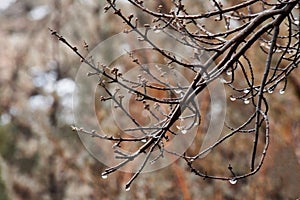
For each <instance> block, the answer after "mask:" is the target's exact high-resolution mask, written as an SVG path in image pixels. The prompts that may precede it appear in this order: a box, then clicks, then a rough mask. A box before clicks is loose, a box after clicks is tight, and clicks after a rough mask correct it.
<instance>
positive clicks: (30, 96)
mask: <svg viewBox="0 0 300 200" xmlns="http://www.w3.org/2000/svg"><path fill="white" fill-rule="evenodd" d="M149 2H150V1H149ZM230 2H231V1H227V3H230ZM150 3H154V4H157V5H158V4H162V3H163V4H165V6H166V7H168V1H159V0H157V1H153V2H152V1H151V2H150ZM186 4H187V5H189V7H190V8H191V9H194V10H193V11H194V12H196V11H197V8H198V7H199V10H201V9H200V8H203V5H205V2H202V3H199V2H198V3H196V1H186ZM104 6H105V1H100V0H52V1H49V0H48V1H47V0H35V1H33V0H5V1H1V2H0V44H1V45H0V200H7V199H13V200H17V199H53V200H54V199H55V200H59V199H75V200H76V199H101V200H102V199H103V200H104V199H122V200H123V199H187V200H188V199H296V198H300V192H299V186H300V134H299V133H300V109H299V105H300V78H299V69H296V70H295V71H294V73H293V74H292V75H291V76H290V77H289V80H288V88H287V90H286V92H285V94H284V95H280V94H279V93H278V91H277V92H274V93H273V94H270V96H269V97H268V99H269V100H270V124H271V146H270V149H269V152H268V154H267V157H266V160H265V163H264V165H263V167H262V169H261V171H259V172H258V173H257V174H256V175H254V176H252V177H250V178H247V179H245V180H242V181H239V182H238V183H237V184H235V185H231V184H230V183H229V182H222V181H214V180H203V179H202V178H200V177H197V176H195V175H194V174H191V173H190V172H189V170H188V168H187V166H186V165H185V164H184V163H183V162H181V161H177V162H175V163H174V164H172V165H170V166H169V167H167V168H164V169H161V170H159V171H155V172H151V173H145V174H141V175H140V176H139V178H138V179H137V180H136V181H135V182H134V183H133V185H132V187H131V190H130V192H125V190H124V184H125V183H126V181H127V180H128V179H129V178H130V176H131V174H128V173H124V172H116V173H114V174H111V175H110V176H109V178H108V179H101V172H102V171H103V170H104V169H105V166H104V165H103V164H102V163H100V162H98V161H97V160H96V159H94V158H93V157H92V156H91V155H90V154H89V153H88V152H87V150H86V149H85V148H84V146H83V145H82V143H81V142H80V139H79V137H78V136H77V134H76V133H74V132H72V131H71V128H70V126H71V125H72V123H73V114H72V92H73V91H74V89H75V82H74V77H75V75H76V73H77V69H78V67H79V66H80V64H81V63H80V61H79V59H78V57H76V56H75V55H74V54H73V53H72V52H71V51H70V50H69V49H67V48H66V47H65V46H63V45H62V44H60V43H58V41H57V40H56V39H54V38H53V37H52V36H51V35H50V33H49V30H48V27H50V28H52V29H54V30H57V31H58V32H59V33H61V34H63V35H64V36H65V37H66V38H67V39H68V40H69V41H70V42H72V44H74V45H76V46H78V47H79V49H80V50H82V51H83V47H82V46H83V45H82V44H83V41H86V42H87V43H88V44H89V45H90V48H92V47H93V46H95V45H97V44H98V43H99V42H101V41H103V40H105V39H107V38H109V37H110V36H112V35H114V34H117V33H119V32H122V28H123V27H125V25H124V24H123V23H122V22H121V20H120V19H119V18H117V17H116V16H114V15H113V14H111V13H110V12H108V13H106V14H104V12H103V7H104ZM123 6H124V7H126V6H128V4H126V3H124V5H123ZM197 6H198V7H197ZM128 9H129V8H128ZM131 9H132V8H131ZM127 11H128V12H129V11H131V10H127ZM132 12H134V10H132ZM139 17H140V18H141V19H143V16H142V15H141V14H140V15H139ZM144 20H145V21H147V20H148V19H147V18H145V19H144ZM116 48H118V47H117V46H116ZM256 57H257V55H256ZM228 106H229V108H228V110H229V111H228V113H227V114H228V119H229V120H230V119H232V120H231V121H233V122H234V119H242V118H243V112H244V110H245V109H247V108H245V105H244V104H237V103H236V104H234V103H230V102H228ZM243 145H245V144H244V142H241V141H240V140H238V139H237V140H233V143H230V144H228V145H227V146H226V145H225V147H223V148H218V149H217V151H216V152H215V153H214V154H212V155H211V156H210V157H208V158H207V160H205V161H203V162H202V163H201V168H202V169H204V170H207V171H208V172H214V171H217V172H218V171H222V170H223V169H224V168H225V169H226V166H227V165H228V163H227V162H226V163H224V164H223V163H222V162H224V160H225V161H226V160H230V159H233V158H235V159H237V161H236V162H237V163H239V164H240V165H241V166H243V165H247V164H249V160H246V159H243V155H236V154H234V153H237V154H238V152H239V151H238V150H241V152H242V150H243V148H244V146H243ZM221 168H222V169H221Z"/></svg>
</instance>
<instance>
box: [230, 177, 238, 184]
mask: <svg viewBox="0 0 300 200" xmlns="http://www.w3.org/2000/svg"><path fill="white" fill-rule="evenodd" d="M229 183H230V184H232V185H234V184H236V183H237V180H236V179H235V178H233V179H230V180H229Z"/></svg>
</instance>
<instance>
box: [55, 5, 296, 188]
mask: <svg viewBox="0 0 300 200" xmlns="http://www.w3.org/2000/svg"><path fill="white" fill-rule="evenodd" d="M128 2H129V3H130V4H131V5H132V6H133V7H135V9H138V10H140V11H141V12H142V13H143V14H144V15H146V16H147V17H148V18H151V19H152V22H151V23H148V24H141V22H140V21H139V19H138V17H137V16H135V14H130V15H129V16H128V15H127V14H125V13H124V12H123V10H122V8H121V7H120V4H119V2H118V0H107V6H106V7H105V8H104V9H105V12H113V13H114V14H115V15H116V16H118V17H119V18H121V20H122V21H123V22H124V23H125V24H126V25H127V26H128V28H127V29H126V30H125V31H124V32H126V33H130V32H135V33H136V34H138V39H139V40H140V41H141V42H146V43H148V44H149V45H150V46H151V47H152V49H153V51H155V52H158V53H159V54H160V55H161V56H163V57H164V58H165V59H166V60H168V64H172V63H175V64H177V65H179V66H181V67H183V68H186V69H188V70H189V71H191V72H193V73H194V79H193V80H192V82H191V83H190V85H187V86H181V85H175V86H174V85H171V84H170V83H168V82H166V81H162V80H160V79H159V78H157V77H156V76H155V75H153V74H151V71H150V70H147V68H145V67H144V65H142V64H141V61H140V60H139V59H138V58H135V56H134V54H132V53H129V54H130V59H131V61H132V62H133V63H135V64H137V65H139V66H140V68H141V69H142V71H144V72H145V73H146V74H147V75H148V76H150V77H151V78H152V79H154V80H156V81H157V83H159V85H153V84H151V83H150V82H148V81H147V79H146V78H144V77H143V76H141V77H139V79H138V81H136V80H128V79H127V78H125V77H123V76H122V73H121V72H120V71H119V70H118V68H110V67H109V66H104V65H100V66H98V65H95V64H93V62H91V61H90V60H88V59H86V58H85V57H84V56H83V55H82V54H81V53H79V51H78V49H77V48H76V47H73V46H72V45H71V44H70V43H69V42H68V41H67V40H66V39H65V38H64V37H63V36H61V35H59V34H58V33H57V32H56V31H54V30H51V33H52V34H53V35H54V36H56V37H57V38H58V39H59V40H60V41H61V42H63V43H64V44H66V45H67V46H69V47H70V48H71V49H72V50H73V51H74V52H75V53H76V54H77V55H78V56H79V57H80V58H81V61H82V62H83V63H85V64H87V65H88V66H89V67H90V68H92V69H93V70H94V72H93V75H98V76H99V77H100V78H99V83H98V84H99V85H100V86H101V87H102V88H103V89H104V90H105V91H106V94H107V95H106V96H102V97H101V101H113V102H114V104H115V105H117V107H118V109H121V110H122V111H123V112H124V113H125V114H126V116H127V117H128V119H129V120H130V121H131V122H132V123H133V124H134V125H135V128H133V129H131V130H123V131H124V134H125V133H126V132H129V131H139V132H140V133H141V134H139V136H138V137H134V136H132V134H131V136H130V137H126V136H120V137H115V136H109V135H103V134H100V133H98V132H96V131H87V130H85V129H82V128H78V127H75V126H74V127H73V129H74V130H76V131H79V132H82V133H85V134H89V135H91V136H94V137H98V138H101V139H103V140H110V141H115V143H116V146H119V145H120V144H123V143H124V145H126V144H127V143H129V144H130V143H131V142H133V143H136V142H141V144H142V145H141V146H140V147H139V148H138V149H137V150H136V151H135V152H133V153H130V154H125V153H122V152H120V151H115V153H116V157H117V158H118V159H120V160H121V162H120V163H119V164H117V165H116V166H113V167H110V168H108V169H106V170H105V171H104V172H103V174H102V175H103V176H107V175H108V174H110V173H112V172H115V171H116V170H118V169H120V168H122V167H124V166H125V165H126V164H127V163H129V162H132V161H133V160H135V159H136V158H137V157H139V156H141V155H144V156H145V157H144V160H143V162H141V163H140V167H139V170H138V171H137V172H135V173H134V175H133V176H132V178H131V179H130V180H129V181H128V183H127V184H126V188H127V189H128V188H129V187H130V185H131V183H132V182H133V181H134V180H135V179H136V178H137V176H138V175H139V174H140V173H141V172H142V171H143V169H144V167H145V165H146V164H147V163H148V162H150V161H151V162H153V160H150V156H151V154H152V153H153V151H154V150H157V149H159V150H160V154H159V155H158V156H157V158H156V160H158V159H163V154H172V155H174V156H178V157H179V158H181V159H183V160H184V161H186V163H187V165H188V167H189V168H190V170H191V171H192V172H193V173H195V174H196V175H198V176H201V177H203V178H212V179H220V180H231V181H232V180H234V181H235V180H238V179H242V178H245V177H248V176H251V175H253V174H255V173H256V172H257V171H258V170H259V169H260V168H261V166H262V164H263V161H264V158H265V155H266V152H267V149H268V145H269V122H268V108H269V106H268V101H267V99H266V97H265V94H266V93H272V92H273V91H274V90H275V89H277V90H279V93H281V94H283V93H284V91H285V89H286V86H287V77H288V75H289V74H290V73H291V72H292V71H293V70H294V69H295V68H297V66H298V64H299V61H300V60H299V55H300V44H299V42H300V40H299V39H300V25H299V18H300V12H299V6H300V3H299V1H298V0H280V1H279V0H278V1H267V0H248V1H243V2H240V1H237V2H235V3H234V5H222V4H221V3H220V2H219V1H216V0H211V1H208V2H207V3H206V4H209V3H210V4H211V8H212V9H211V10H206V11H205V12H203V13H197V14H190V13H189V10H187V9H186V6H185V5H184V4H183V2H182V1H181V0H173V1H172V2H171V3H172V7H171V10H169V11H167V12H165V11H164V5H159V6H158V7H157V8H155V9H152V8H150V7H148V6H146V3H145V2H143V1H142V0H128ZM209 23H211V24H213V23H215V24H217V25H220V24H221V25H222V28H219V29H216V30H214V29H212V28H211V27H209V26H208V24H209ZM168 29H171V30H173V31H175V32H177V33H179V35H180V36H181V37H177V38H176V41H177V42H178V43H180V44H181V45H184V46H189V47H191V48H193V49H195V55H194V56H193V59H194V60H197V59H200V58H198V57H200V56H201V55H200V54H201V51H205V52H210V53H211V55H212V56H211V57H210V58H209V59H207V60H206V61H205V63H202V64H195V62H189V61H188V59H185V60H182V59H181V58H179V57H178V56H177V55H174V54H172V53H170V52H167V51H165V50H163V49H160V48H159V47H158V46H156V44H155V43H154V42H153V41H151V39H149V37H148V34H149V33H150V32H165V33H167V31H166V30H168ZM170 37H172V35H170ZM86 47H87V45H86ZM255 48H256V50H254V51H259V52H262V53H264V54H265V64H264V66H255V63H254V62H253V60H252V58H251V56H248V55H249V52H250V51H253V49H255ZM100 62H101V61H100ZM199 63H200V62H199ZM257 68H259V69H260V70H261V71H259V70H257ZM224 74H226V78H223V82H224V84H226V85H227V86H228V87H229V88H231V89H232V93H231V96H230V99H231V101H236V102H238V101H242V102H244V103H245V104H248V105H249V106H253V112H252V114H251V115H250V116H249V117H248V119H247V120H246V121H245V122H244V123H243V124H241V125H239V126H238V127H231V126H229V125H227V128H228V129H229V130H230V132H229V133H228V134H226V135H225V136H223V137H221V138H220V139H218V140H217V141H216V142H215V143H214V144H213V145H211V146H210V147H208V148H207V149H205V150H203V151H201V152H199V153H198V154H196V155H188V154H187V153H184V154H178V153H177V152H170V151H168V150H167V149H166V148H164V144H165V143H166V142H167V141H169V138H168V136H167V134H166V133H167V132H168V133H171V134H173V135H176V134H181V133H180V132H176V131H174V129H173V128H172V127H173V126H174V124H175V123H176V121H177V120H179V119H180V118H181V119H182V118H183V117H186V116H182V113H183V112H184V111H185V110H189V111H190V112H191V113H192V114H191V115H190V116H188V117H189V118H192V119H193V120H192V124H191V126H190V127H185V130H184V131H189V129H191V127H192V126H197V125H198V124H199V122H200V121H201V120H200V119H201V116H200V112H199V109H198V107H197V105H196V104H195V103H194V97H195V96H197V95H199V94H200V93H201V92H202V91H203V90H204V89H205V88H206V87H207V85H209V84H210V83H211V82H213V81H215V80H216V79H217V78H219V77H222V76H223V75H224ZM237 74H239V75H237ZM110 84H117V85H118V86H119V87H122V88H124V89H125V90H127V91H128V92H130V93H131V94H133V95H136V101H138V102H142V103H143V104H144V109H145V110H147V111H148V112H149V113H150V114H151V115H152V116H153V117H154V118H155V119H157V123H155V124H152V125H151V126H143V125H142V124H140V123H139V122H138V121H137V120H136V119H135V118H134V117H133V116H131V114H130V113H129V112H128V111H127V110H126V109H125V107H124V105H123V104H122V95H121V94H118V91H112V89H111V87H109V85H110ZM138 88H139V89H138ZM140 88H142V89H140ZM178 89H180V91H181V95H177V96H176V95H175V96H174V95H173V96H172V95H169V96H167V97H164V98H158V97H156V96H151V93H149V92H148V91H149V90H160V91H161V90H164V91H169V92H170V94H172V93H173V94H175V93H176V90H178ZM174 91H175V92H174ZM163 105H169V106H170V109H169V112H168V113H164V112H163V110H160V107H161V106H163ZM250 126H251V128H249V127H250ZM181 131H182V130H181ZM236 134H247V135H248V136H249V138H250V139H251V140H253V147H252V151H251V152H250V154H251V160H250V167H249V170H248V172H247V173H244V174H241V175H236V174H235V173H234V170H233V169H232V167H231V166H228V169H229V170H230V172H231V173H230V174H229V175H228V176H215V175H210V174H207V173H206V172H205V171H204V172H201V171H200V170H199V169H197V168H196V167H194V165H193V163H194V162H195V161H196V160H197V159H198V158H200V157H201V156H202V155H203V154H205V153H207V152H208V151H211V150H213V149H214V148H215V147H216V146H218V145H221V144H222V143H223V142H224V141H225V140H228V139H230V138H232V137H233V136H235V135H236ZM125 135H126V134H125ZM260 135H264V138H265V141H264V144H263V146H264V147H263V150H262V151H258V143H259V141H260V140H259V139H258V138H259V136H260ZM170 142H172V141H170Z"/></svg>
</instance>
